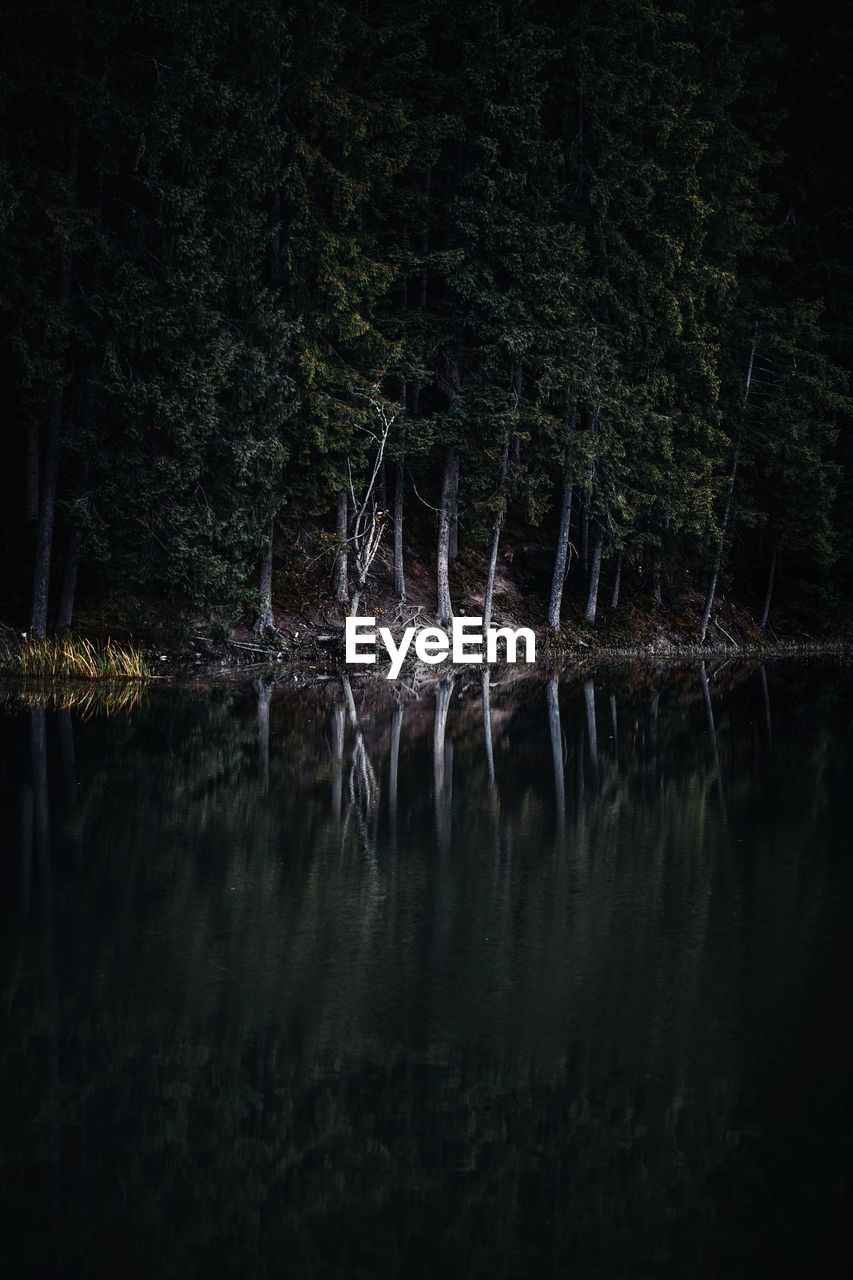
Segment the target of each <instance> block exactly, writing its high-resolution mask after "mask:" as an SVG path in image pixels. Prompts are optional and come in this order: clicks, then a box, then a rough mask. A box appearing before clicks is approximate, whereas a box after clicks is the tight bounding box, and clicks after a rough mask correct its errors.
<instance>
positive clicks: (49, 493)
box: [30, 50, 83, 640]
mask: <svg viewBox="0 0 853 1280" xmlns="http://www.w3.org/2000/svg"><path fill="white" fill-rule="evenodd" d="M82 67H83V55H82V52H81V51H79V50H78V53H77V57H76V63H75V69H76V72H77V74H78V75H79V73H80V71H81V70H82ZM79 152H80V119H79V116H78V115H77V114H76V113H75V114H74V115H73V116H72V119H71V123H70V126H69V130H68V145H67V149H66V153H65V154H66V173H65V177H66V184H67V201H68V206H69V209H73V208H75V207H76V205H77V170H78V163H79ZM58 295H59V305H60V308H61V310H62V311H63V313H67V311H68V306H69V302H70V298H71V250H70V248H69V247H68V245H67V244H66V246H65V247H64V248H63V251H62V256H61V259H60V266H59V289H58ZM67 355H68V352H67V344H66V350H65V351H64V352H63V354H62V360H61V364H62V365H64V364H65V361H66V359H67ZM63 381H64V378H63V373H62V372H60V373H59V374H58V384H57V386H56V389H55V390H54V393H53V396H52V397H51V405H50V411H49V414H48V424H47V432H46V436H45V444H44V466H43V474H42V484H41V494H40V502H39V517H38V530H37V532H36V549H35V559H34V562H33V594H32V610H31V615H30V635H31V637H32V638H33V639H34V640H43V639H44V637H45V636H46V634H47V608H48V596H49V591H50V565H51V560H52V557H53V530H54V525H55V523H56V489H57V482H58V479H59V452H60V446H61V433H62V397H63Z"/></svg>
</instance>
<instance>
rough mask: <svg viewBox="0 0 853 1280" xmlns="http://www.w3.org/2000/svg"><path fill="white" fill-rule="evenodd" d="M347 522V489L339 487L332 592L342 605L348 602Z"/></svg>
mask: <svg viewBox="0 0 853 1280" xmlns="http://www.w3.org/2000/svg"><path fill="white" fill-rule="evenodd" d="M348 524H349V521H348V519H347V491H346V489H341V491H340V493H339V494H338V508H337V524H336V527H335V532H336V534H337V537H338V554H337V555H336V556H335V569H334V592H335V600H336V601H337V603H338V604H343V605H345V604H347V603H348V602H349V572H348V567H347V566H348V561H347V534H348V532H349V529H348Z"/></svg>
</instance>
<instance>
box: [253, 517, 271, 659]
mask: <svg viewBox="0 0 853 1280" xmlns="http://www.w3.org/2000/svg"><path fill="white" fill-rule="evenodd" d="M274 531H275V522H274V521H272V520H271V521H270V529H269V533H268V534H267V545H266V550H265V552H264V558H263V560H262V561H261V572H260V577H259V579H258V587H259V590H260V597H261V601H260V605H259V608H258V616H257V619H256V621H255V626H254V631H255V634H256V635H263V634H264V632H265V631H272V630H273V628H274V627H275V617H274V615H273V611H272V564H273V536H274Z"/></svg>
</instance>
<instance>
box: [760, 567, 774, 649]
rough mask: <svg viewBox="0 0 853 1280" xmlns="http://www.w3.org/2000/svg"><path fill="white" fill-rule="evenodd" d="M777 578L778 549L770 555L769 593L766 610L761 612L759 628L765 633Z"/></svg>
mask: <svg viewBox="0 0 853 1280" xmlns="http://www.w3.org/2000/svg"><path fill="white" fill-rule="evenodd" d="M775 576H776V548H775V547H774V548H773V551H772V553H771V555H770V569H769V572H768V574H767V591H766V593H765V596H764V608H763V609H762V610H761V621H760V622H759V624H758V625H759V627H760V629H761V630H762V631H763V630H764V628H765V627H766V626H767V619H768V618H769V617H770V602H771V600H772V599H773V579H774V578H775Z"/></svg>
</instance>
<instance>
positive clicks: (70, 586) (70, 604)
mask: <svg viewBox="0 0 853 1280" xmlns="http://www.w3.org/2000/svg"><path fill="white" fill-rule="evenodd" d="M79 563H80V523H79V521H78V520H76V519H75V520H74V523H73V524H72V526H71V529H70V530H69V533H68V548H67V550H66V553H65V570H64V572H63V575H62V589H61V591H60V595H59V613H58V614H57V618H56V629H57V631H58V632H59V634H60V635H67V634H68V632H69V631H70V630H71V623H72V621H73V618H74V601H75V599H76V596H77V569H78V566H79Z"/></svg>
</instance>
